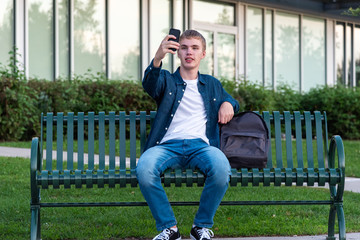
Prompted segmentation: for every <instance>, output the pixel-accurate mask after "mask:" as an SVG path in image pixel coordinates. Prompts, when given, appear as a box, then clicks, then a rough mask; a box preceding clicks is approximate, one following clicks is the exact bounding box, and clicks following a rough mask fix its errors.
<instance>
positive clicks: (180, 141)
mask: <svg viewBox="0 0 360 240" xmlns="http://www.w3.org/2000/svg"><path fill="white" fill-rule="evenodd" d="M170 38H175V36H173V35H168V36H166V37H165V38H164V39H163V41H162V42H161V44H160V47H159V49H158V50H157V52H156V54H155V57H154V59H153V60H152V62H151V63H150V66H149V67H148V68H147V69H146V70H145V75H144V79H143V87H144V89H145V90H146V91H147V92H148V94H149V95H150V96H151V97H152V98H153V99H155V101H156V103H157V107H158V109H157V115H156V117H155V121H154V124H153V126H152V129H151V131H150V134H149V137H148V140H147V142H146V146H145V152H144V153H143V154H142V155H141V157H140V159H139V162H138V165H137V169H136V173H137V178H138V181H139V186H140V189H141V192H142V194H143V195H144V198H145V200H146V201H147V203H148V205H149V207H150V210H151V213H152V215H153V217H154V218H155V221H156V227H157V229H158V230H159V231H162V232H161V233H160V234H159V235H157V236H156V237H155V238H154V239H155V240H157V239H170V240H175V239H176V240H178V239H181V236H180V232H179V230H178V228H177V226H176V224H177V222H176V219H175V216H174V213H173V211H172V208H171V206H170V203H169V201H168V199H167V196H166V193H165V191H164V189H163V187H162V185H161V180H160V176H161V174H162V173H163V172H164V170H165V169H167V168H197V169H200V171H202V172H203V173H204V174H205V176H206V181H205V187H204V189H203V192H202V194H201V198H200V205H199V209H198V212H197V214H196V216H195V219H194V224H193V227H192V229H191V232H190V237H191V238H192V239H194V240H198V239H203V240H207V239H211V237H212V236H213V232H212V231H211V230H210V229H209V228H211V227H212V226H213V218H214V215H215V212H216V210H217V208H218V206H219V204H220V202H221V200H222V198H223V196H224V195H225V192H226V190H227V187H228V181H229V176H230V165H229V162H228V160H227V158H226V157H225V155H224V154H223V153H222V152H221V151H220V150H219V148H218V147H219V127H218V123H221V124H225V123H227V122H229V121H230V120H231V119H232V117H233V116H234V112H237V111H238V109H239V104H238V102H237V101H236V100H235V99H233V98H232V97H231V96H230V95H229V94H228V93H226V91H225V90H224V89H223V87H222V86H221V83H220V82H219V81H218V80H217V79H216V78H214V77H212V76H209V75H203V74H200V73H199V71H198V70H199V66H200V61H201V60H202V59H203V58H204V57H205V55H206V42H205V39H204V37H203V36H202V35H201V34H200V33H199V32H197V31H195V30H187V31H185V32H184V33H183V34H182V35H181V36H180V39H179V40H180V41H179V43H177V42H174V41H169V39H170ZM171 48H175V49H176V50H177V54H178V57H179V58H180V62H181V64H180V67H179V68H178V69H177V71H176V72H175V73H172V74H171V73H170V72H169V71H166V70H162V69H161V61H162V59H163V58H164V57H165V56H166V54H168V53H171V54H175V53H176V52H175V51H172V50H171Z"/></svg>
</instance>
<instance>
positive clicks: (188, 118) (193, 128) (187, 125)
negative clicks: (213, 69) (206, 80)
mask: <svg viewBox="0 0 360 240" xmlns="http://www.w3.org/2000/svg"><path fill="white" fill-rule="evenodd" d="M184 81H185V82H186V85H187V86H186V89H185V92H184V96H183V98H182V99H181V102H180V105H179V107H178V109H177V110H176V112H175V114H174V117H173V120H172V122H171V124H170V126H169V129H168V130H167V132H166V134H165V136H164V137H163V139H162V140H161V143H163V142H166V141H168V140H170V139H195V138H201V139H203V140H204V141H205V142H206V143H207V144H209V139H208V138H207V137H206V122H207V118H206V111H205V106H204V101H203V99H202V97H201V95H200V93H199V90H198V86H197V83H198V79H195V80H184Z"/></svg>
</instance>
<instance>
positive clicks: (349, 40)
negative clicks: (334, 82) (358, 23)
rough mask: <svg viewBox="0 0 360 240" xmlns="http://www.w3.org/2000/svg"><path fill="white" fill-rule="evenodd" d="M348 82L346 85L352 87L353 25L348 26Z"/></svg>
mask: <svg viewBox="0 0 360 240" xmlns="http://www.w3.org/2000/svg"><path fill="white" fill-rule="evenodd" d="M345 64H346V71H347V76H346V82H345V85H346V86H348V87H350V86H352V84H351V83H352V75H353V74H352V70H353V68H352V25H350V24H348V25H346V63H345Z"/></svg>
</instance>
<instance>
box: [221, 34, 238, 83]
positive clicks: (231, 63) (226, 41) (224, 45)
mask: <svg viewBox="0 0 360 240" xmlns="http://www.w3.org/2000/svg"><path fill="white" fill-rule="evenodd" d="M217 37H218V43H217V56H218V76H219V77H221V78H226V79H228V80H234V79H235V52H236V50H235V35H233V34H226V33H218V34H217Z"/></svg>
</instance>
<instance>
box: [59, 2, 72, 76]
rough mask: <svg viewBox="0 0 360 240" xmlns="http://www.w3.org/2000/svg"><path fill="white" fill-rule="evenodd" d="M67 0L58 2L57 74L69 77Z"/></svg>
mask: <svg viewBox="0 0 360 240" xmlns="http://www.w3.org/2000/svg"><path fill="white" fill-rule="evenodd" d="M68 2H69V0H60V1H59V3H58V26H59V30H58V31H59V41H58V44H59V75H60V77H69V73H70V69H69V61H70V58H69V56H70V51H69V8H68Z"/></svg>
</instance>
